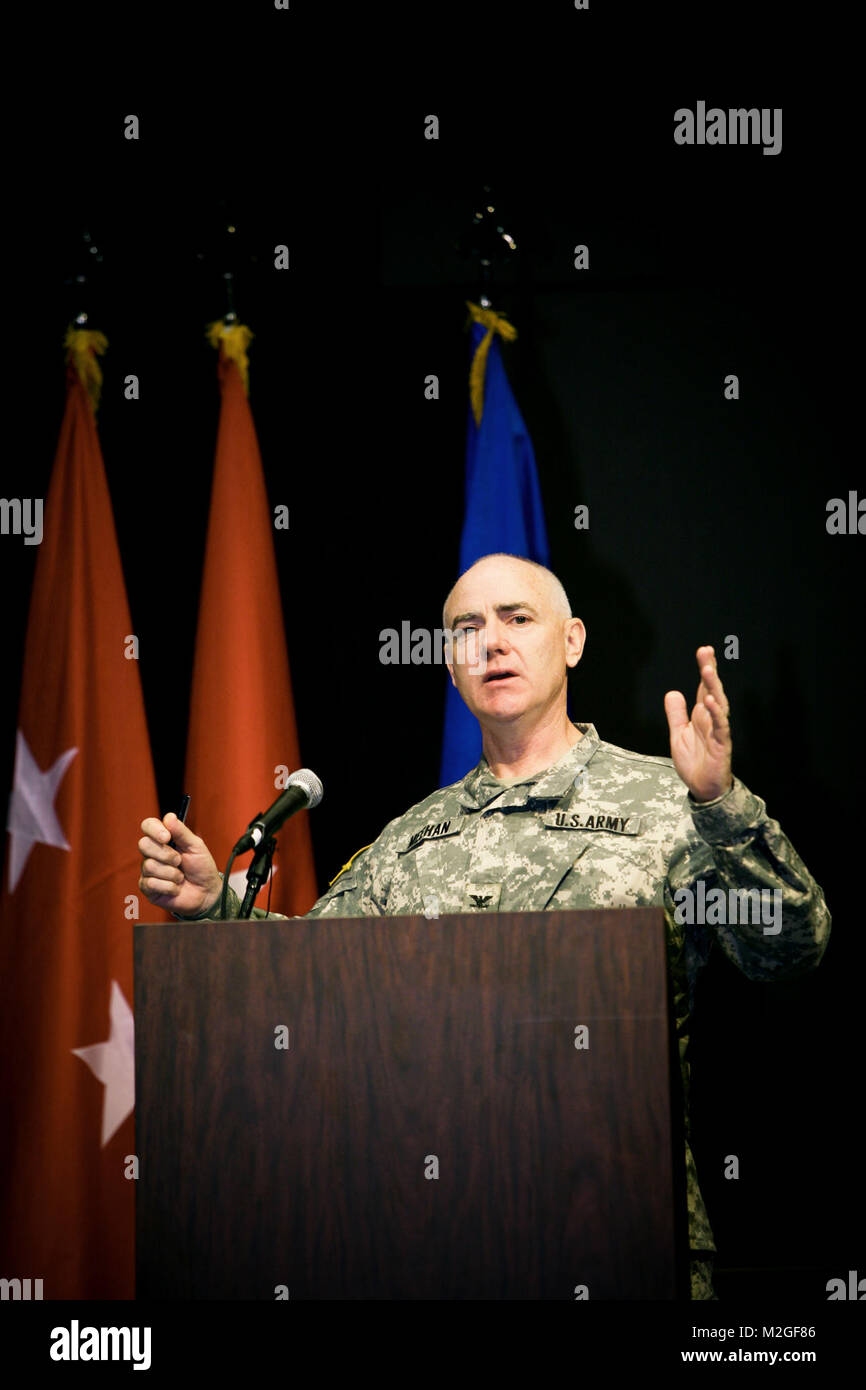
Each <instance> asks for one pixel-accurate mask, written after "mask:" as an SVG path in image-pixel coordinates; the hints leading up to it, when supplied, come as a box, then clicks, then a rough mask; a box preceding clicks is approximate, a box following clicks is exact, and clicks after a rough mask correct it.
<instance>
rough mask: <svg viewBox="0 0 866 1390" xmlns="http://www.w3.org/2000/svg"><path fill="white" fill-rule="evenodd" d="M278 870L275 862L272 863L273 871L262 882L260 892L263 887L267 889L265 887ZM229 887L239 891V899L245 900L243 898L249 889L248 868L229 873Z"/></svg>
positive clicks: (240, 900)
mask: <svg viewBox="0 0 866 1390" xmlns="http://www.w3.org/2000/svg"><path fill="white" fill-rule="evenodd" d="M250 862H251V863H252V861H250ZM276 872H277V867H276V865H275V864H272V865H271V872H270V873H269V874H268V877H267V878H266V879H265V881H264V883H263V884H262V886H261V888H260V889H259V892H260V893H261V892H262V891H263V889H265V888H266V887H267V886H268V882H269V881H270V879H271V878H272V877H273V875H274V874H275V873H276ZM229 887H230V888H233V889H234V890H235V892H236V893H237V895H238V901H239V902H243V900H244V895H245V894H246V891H247V871H246V869H235V871H234V873H233V874H229Z"/></svg>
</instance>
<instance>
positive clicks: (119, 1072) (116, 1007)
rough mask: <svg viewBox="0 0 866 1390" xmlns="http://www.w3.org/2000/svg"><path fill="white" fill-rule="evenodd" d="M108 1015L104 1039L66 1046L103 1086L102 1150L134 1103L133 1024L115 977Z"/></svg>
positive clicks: (129, 1010)
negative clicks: (91, 1043) (107, 1026)
mask: <svg viewBox="0 0 866 1390" xmlns="http://www.w3.org/2000/svg"><path fill="white" fill-rule="evenodd" d="M109 1014H110V1017H111V1032H110V1034H109V1038H108V1042H103V1043H94V1044H93V1045H92V1046H91V1047H73V1048H71V1049H70V1050H71V1051H72V1052H74V1053H75V1056H76V1057H80V1058H81V1060H82V1062H85V1063H86V1064H87V1066H88V1067H89V1068H90V1070H91V1071H92V1072H93V1075H94V1076H95V1077H96V1079H97V1081H101V1082H102V1084H103V1086H104V1087H105V1092H104V1094H103V1097H102V1140H101V1144H100V1147H101V1148H103V1149H104V1148H105V1146H106V1144H107V1143H108V1141H109V1139H110V1138H111V1136H112V1135H113V1134H114V1133H115V1131H116V1130H118V1129H120V1126H121V1125H122V1124H123V1122H124V1120H125V1119H126V1117H127V1115H131V1114H132V1111H133V1108H134V1106H135V1024H134V1022H133V1017H132V1009H131V1008H130V1007H129V1005H128V1004H127V1002H126V1000H125V999H124V997H123V990H122V989H121V988H120V985H119V984H118V983H117V981H116V980H112V981H111V1006H110V1009H109Z"/></svg>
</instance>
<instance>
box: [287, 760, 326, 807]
mask: <svg viewBox="0 0 866 1390" xmlns="http://www.w3.org/2000/svg"><path fill="white" fill-rule="evenodd" d="M286 786H287V787H296V786H297V787H303V789H304V791H305V792H306V793H307V796H308V798H309V801H308V805H307V810H309V811H312V809H313V807H314V806H318V804H319V802H320V801H321V799H322V797H323V795H324V787H323V786H322V784H321V782H320V781H319V778H318V777H317V776H316V774H315V772H311V771H310V769H309V768H308V767H302V768H299V769H298V771H297V772H293V773H292V775H291V776H290V777H289V780H288V781H287V783H286Z"/></svg>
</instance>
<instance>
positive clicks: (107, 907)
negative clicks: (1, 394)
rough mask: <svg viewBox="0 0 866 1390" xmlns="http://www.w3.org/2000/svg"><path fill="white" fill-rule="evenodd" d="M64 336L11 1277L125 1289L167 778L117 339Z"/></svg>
mask: <svg viewBox="0 0 866 1390" xmlns="http://www.w3.org/2000/svg"><path fill="white" fill-rule="evenodd" d="M66 345H67V347H68V348H69V349H70V351H69V353H68V356H67V362H68V366H67V396H66V410H65V414H64V418H63V424H62V426H61V430H60V439H59V442H58V446H57V454H56V458H55V462H54V470H53V473H52V478H51V483H50V487H49V491H48V495H47V497H46V499H45V506H44V531H43V538H42V542H41V546H40V550H39V554H38V556H37V560H36V569H35V576H34V583H33V593H32V597H31V602H30V618H29V625H28V629H27V638H26V645H25V652H24V670H23V676H22V686H21V704H20V718H19V724H18V731H17V744H16V754H15V774H14V786H13V789H12V795H11V797H10V801H9V814H8V819H7V830H8V852H7V855H6V862H5V874H4V883H3V891H2V897H0V979H2V990H3V1004H2V1022H0V1106H2V1138H0V1260H2V1269H0V1275H2V1276H3V1277H4V1278H7V1279H20V1280H22V1281H24V1280H26V1279H30V1280H31V1281H33V1280H36V1279H41V1280H42V1281H43V1283H42V1297H44V1298H46V1299H49V1298H50V1299H56V1298H64V1299H65V1298H132V1297H133V1296H134V1274H135V1261H134V1232H135V1226H134V1202H135V1190H134V1189H135V1181H134V1177H133V1176H132V1174H133V1172H134V1165H133V1164H132V1163H131V1162H128V1161H127V1156H133V1155H134V1152H135V1144H134V1130H133V1121H132V1108H133V1100H134V1070H133V1027H132V928H133V922H134V919H135V917H136V916H137V915H138V911H137V908H138V899H137V894H138V876H139V865H140V860H139V857H138V854H137V850H136V842H137V840H138V838H139V836H140V834H141V831H140V829H139V825H140V822H141V819H142V817H143V816H145V815H148V814H152V813H153V811H154V809H155V808H156V805H157V801H156V785H155V781H154V775H153V765H152V762H151V754H150V744H149V740H148V734H147V725H146V721H145V714H144V703H143V700H142V693H141V682H140V678H139V669H138V660H137V643H136V639H135V634H134V633H133V631H132V624H131V622H130V616H129V607H128V605H127V601H126V592H125V589H124V583H123V571H122V568H121V562H120V552H119V550H118V546H117V537H116V535H115V529H114V517H113V513H112V508H111V499H110V496H109V492H108V486H107V483H106V479H105V470H104V467H103V462H102V453H101V451H100V447H99V438H98V435H97V430H96V422H95V418H94V413H93V406H92V405H91V397H90V396H89V395H88V390H90V392H91V396H92V397H93V399H94V401H95V399H96V396H97V394H98V385H96V384H98V382H99V380H101V373H100V370H99V365H98V362H97V360H96V356H95V353H96V352H102V351H104V349H105V346H106V342H105V338H104V337H103V335H102V334H99V333H92V332H85V331H75V330H70V332H69V333H68V334H67V339H66ZM83 382H86V383H87V386H85V384H83ZM147 915H148V917H149V918H151V920H154V918H155V920H157V921H159V920H162V917H163V914H160V913H158V912H155V910H154V909H152V908H150V907H148V912H147ZM167 920H169V919H167ZM35 1287H36V1286H35V1285H33V1284H32V1283H31V1296H34V1297H35V1296H37V1295H36V1293H35V1292H34V1290H35Z"/></svg>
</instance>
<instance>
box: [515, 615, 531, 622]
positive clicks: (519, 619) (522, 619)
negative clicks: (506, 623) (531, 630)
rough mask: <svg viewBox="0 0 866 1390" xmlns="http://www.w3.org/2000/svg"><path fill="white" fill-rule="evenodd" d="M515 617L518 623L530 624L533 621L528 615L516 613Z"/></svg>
mask: <svg viewBox="0 0 866 1390" xmlns="http://www.w3.org/2000/svg"><path fill="white" fill-rule="evenodd" d="M513 616H514V621H515V622H516V623H528V622H530V621H531V619H530V618H529V615H528V614H527V613H515V614H514V615H513Z"/></svg>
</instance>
